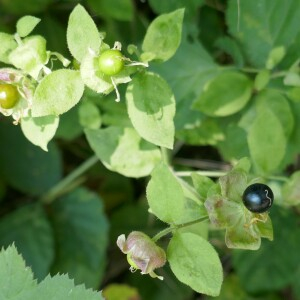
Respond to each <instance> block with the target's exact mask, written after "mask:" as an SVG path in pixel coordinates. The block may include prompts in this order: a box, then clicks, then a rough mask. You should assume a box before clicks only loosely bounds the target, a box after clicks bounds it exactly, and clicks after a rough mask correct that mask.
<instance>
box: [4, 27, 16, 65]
mask: <svg viewBox="0 0 300 300" xmlns="http://www.w3.org/2000/svg"><path fill="white" fill-rule="evenodd" d="M0 45H1V47H0V61H1V62H4V63H6V64H9V63H10V61H9V54H10V52H11V51H12V50H14V49H15V48H16V47H17V46H18V44H17V42H16V41H15V39H14V36H13V35H11V34H7V33H4V32H0Z"/></svg>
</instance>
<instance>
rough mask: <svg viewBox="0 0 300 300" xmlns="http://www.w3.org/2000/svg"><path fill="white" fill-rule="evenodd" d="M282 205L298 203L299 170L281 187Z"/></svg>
mask: <svg viewBox="0 0 300 300" xmlns="http://www.w3.org/2000/svg"><path fill="white" fill-rule="evenodd" d="M282 198H283V204H284V205H298V204H299V203H300V171H296V172H294V173H293V174H292V176H291V178H290V179H289V181H288V182H287V183H285V184H284V185H283V187H282Z"/></svg>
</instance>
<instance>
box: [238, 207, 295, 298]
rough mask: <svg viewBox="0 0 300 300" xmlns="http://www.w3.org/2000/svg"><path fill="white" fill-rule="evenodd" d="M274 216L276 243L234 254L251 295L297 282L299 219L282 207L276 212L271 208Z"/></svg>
mask: <svg viewBox="0 0 300 300" xmlns="http://www.w3.org/2000/svg"><path fill="white" fill-rule="evenodd" d="M274 208H275V207H274ZM271 216H272V219H273V222H274V231H275V232H274V236H275V237H276V238H275V239H274V241H273V242H269V241H264V243H262V245H261V248H260V249H259V250H258V251H235V252H234V253H233V266H234V269H235V270H236V271H237V275H238V276H239V278H240V280H241V283H242V285H243V287H244V288H245V289H246V291H248V292H250V293H259V292H263V291H274V290H280V289H282V288H284V287H286V286H287V285H288V284H289V283H291V282H292V280H293V279H294V274H295V272H296V270H297V268H298V266H299V256H298V251H299V243H300V238H299V237H300V231H299V226H298V224H297V217H296V216H295V215H293V213H292V212H291V211H288V210H284V209H282V208H281V209H278V210H276V211H275V210H274V209H272V212H271ZM283 224H284V226H283ZM287 249H288V254H287ZM270 270H278V271H277V272H270Z"/></svg>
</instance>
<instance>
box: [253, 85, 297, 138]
mask: <svg viewBox="0 0 300 300" xmlns="http://www.w3.org/2000/svg"><path fill="white" fill-rule="evenodd" d="M255 105H256V110H257V112H258V114H259V112H260V111H261V110H264V109H265V108H267V109H270V110H271V111H272V112H273V113H274V114H275V115H276V117H277V118H278V120H279V121H280V123H281V126H282V128H283V130H284V133H285V136H286V137H287V138H288V137H289V136H290V135H291V133H292V131H293V128H294V115H293V111H292V109H291V106H290V104H289V101H288V100H287V99H286V98H285V97H284V96H283V95H282V94H281V93H280V92H278V91H275V90H271V89H270V90H264V91H262V92H261V93H259V94H258V95H257V96H256V97H255Z"/></svg>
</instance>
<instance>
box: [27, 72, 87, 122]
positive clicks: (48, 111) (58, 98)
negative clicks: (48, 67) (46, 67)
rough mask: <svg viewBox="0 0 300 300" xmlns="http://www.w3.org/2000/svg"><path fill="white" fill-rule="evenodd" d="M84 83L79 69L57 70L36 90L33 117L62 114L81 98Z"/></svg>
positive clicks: (45, 78)
mask: <svg viewBox="0 0 300 300" xmlns="http://www.w3.org/2000/svg"><path fill="white" fill-rule="evenodd" d="M83 91H84V84H83V82H82V80H81V77H80V73H79V71H73V70H63V69H62V70H57V71H54V72H52V73H50V74H49V75H47V76H46V77H44V78H43V80H42V81H41V82H40V84H39V85H38V87H37V88H36V90H35V93H34V98H33V105H32V117H43V116H48V115H60V114H63V113H65V112H67V111H68V110H70V109H71V108H72V107H73V106H75V105H76V104H77V103H78V102H79V100H80V99H81V97H82V95H83Z"/></svg>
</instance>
